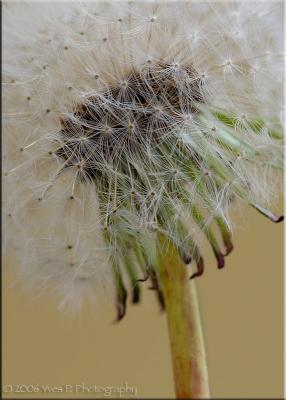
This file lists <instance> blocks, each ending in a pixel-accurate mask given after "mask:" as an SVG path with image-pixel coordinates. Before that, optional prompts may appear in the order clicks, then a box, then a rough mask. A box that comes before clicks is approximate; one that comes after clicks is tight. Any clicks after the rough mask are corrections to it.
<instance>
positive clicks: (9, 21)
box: [3, 1, 283, 305]
mask: <svg viewBox="0 0 286 400" xmlns="http://www.w3.org/2000/svg"><path fill="white" fill-rule="evenodd" d="M3 14H4V17H3V21H4V32H3V44H4V54H3V82H4V89H3V96H4V129H3V134H4V153H3V155H4V173H6V174H5V177H4V192H5V193H4V195H5V211H4V229H5V235H6V239H7V248H8V250H9V249H12V251H14V252H17V254H18V261H17V266H18V267H19V271H20V274H21V276H23V277H24V278H26V280H27V281H28V282H29V283H31V284H33V285H34V286H33V287H34V288H35V289H41V290H42V289H43V288H46V287H50V283H51V284H52V287H53V288H54V289H55V290H56V292H57V293H58V294H59V295H60V296H61V301H62V303H63V304H65V303H72V304H75V305H80V303H81V300H82V299H83V298H84V295H85V294H87V295H89V294H93V293H95V292H97V291H98V288H99V287H102V286H108V284H109V283H110V282H111V281H112V269H111V263H112V260H113V261H114V259H116V257H117V256H116V255H115V254H116V251H118V249H117V250H116V249H115V248H114V247H116V243H118V242H117V241H115V242H112V243H109V244H107V243H106V242H105V241H104V238H103V230H102V227H103V226H105V218H104V217H103V215H102V214H100V213H99V211H98V209H99V199H98V193H97V188H96V185H95V184H94V183H93V182H90V181H88V180H86V181H81V180H79V179H78V174H79V172H78V169H77V168H75V167H69V168H64V166H65V165H64V163H66V161H65V160H63V159H61V158H60V157H57V156H56V155H55V154H54V151H56V149H57V148H58V147H59V141H58V135H59V131H60V130H61V124H60V118H63V117H67V116H70V117H72V116H73V110H74V107H75V106H76V105H77V104H81V103H83V102H84V101H85V100H88V99H89V98H90V96H99V97H100V96H102V93H104V92H106V90H108V88H110V87H113V86H118V85H120V84H122V83H124V82H125V80H126V79H127V78H128V76H129V74H130V71H131V70H132V69H133V70H138V71H141V70H142V69H144V68H146V65H147V66H148V65H155V64H156V63H158V62H164V63H168V64H169V65H171V67H170V68H173V71H175V72H174V73H176V71H177V70H178V71H180V68H181V67H183V66H187V65H191V66H192V67H193V68H194V69H195V71H196V73H197V74H198V76H199V77H200V79H201V81H202V82H203V90H202V93H201V95H202V97H203V101H202V103H201V105H200V108H201V117H200V118H199V119H198V118H194V119H192V118H193V116H192V112H191V110H190V109H186V108H185V109H182V110H181V114H182V115H183V114H184V115H183V116H185V120H184V121H185V122H184V123H185V125H184V126H182V127H181V128H180V129H178V128H177V125H176V127H175V128H174V129H173V128H172V129H173V130H172V132H171V133H170V132H169V131H166V132H165V131H164V140H166V141H168V140H169V138H170V135H171V134H172V135H174V134H176V135H177V137H178V139H180V140H181V141H182V142H183V143H184V144H185V145H186V146H189V148H191V149H195V150H196V152H197V153H198V154H200V156H201V157H202V160H204V162H203V163H202V165H201V171H202V174H201V175H200V176H199V177H197V178H196V179H195V180H194V181H193V182H190V183H189V187H188V188H187V189H188V192H189V194H190V200H191V201H192V202H193V203H194V204H198V205H199V206H200V207H201V208H202V209H204V208H207V211H208V220H207V223H211V221H212V219H213V218H214V217H215V216H220V217H221V218H222V219H223V220H224V221H225V223H226V224H227V225H229V226H230V220H229V216H228V199H229V197H230V196H231V195H233V193H232V191H231V190H230V189H229V185H230V184H231V185H233V186H235V185H237V187H239V188H240V187H244V188H245V187H248V190H247V193H246V194H243V195H240V194H239V192H238V191H236V192H235V191H234V192H235V195H236V196H238V197H242V198H243V199H244V200H246V201H248V202H250V203H256V202H257V200H259V201H260V202H261V203H262V204H263V205H264V206H268V205H269V204H271V203H272V202H273V199H275V193H276V190H277V181H279V178H276V176H277V175H275V174H273V172H272V167H273V165H274V166H275V167H277V166H279V163H280V161H281V159H282V155H281V151H280V150H281V145H280V143H281V142H280V141H278V142H277V141H275V140H273V138H272V137H271V135H270V132H273V131H275V132H279V131H281V125H280V124H281V121H280V120H279V118H281V115H282V106H283V96H282V88H283V85H282V81H283V61H282V51H283V4H282V2H225V3H216V2H210V3H205V2H202V3H201V2H195V1H187V2H169V3H164V2H141V1H140V2H139V1H138V2H89V3H82V2H80V3H77V2H75V3H71V2H66V3H56V2H53V3H52V2H50V3H32V2H31V3H29V2H21V3H20V2H19V3H16V2H15V3H14V2H8V1H6V2H4V4H3ZM177 84H178V87H179V85H180V81H179V80H178V83H177ZM184 90H185V89H184V88H182V93H184V94H186V95H188V96H192V93H190V92H187V91H185V92H186V93H185V92H184ZM122 96H123V98H124V96H125V92H124V89H122ZM153 106H154V107H157V108H158V110H159V111H158V112H159V113H160V112H161V111H160V104H153ZM122 110H123V112H122V121H121V122H122V124H124V123H126V129H128V123H129V122H128V118H129V114H128V110H127V109H124V108H123V109H122ZM215 110H224V112H225V113H227V115H228V116H231V117H232V118H234V119H235V120H236V124H235V126H234V127H232V128H229V130H230V131H231V133H232V136H233V137H234V138H237V139H238V141H243V142H244V143H245V144H246V147H245V148H242V149H240V148H239V149H238V152H239V154H238V155H237V156H236V157H234V158H231V157H230V155H229V153H228V150H227V149H225V148H223V147H220V146H219V145H218V144H217V143H216V141H215V140H216V137H217V136H216V135H217V132H218V131H219V132H222V131H223V129H225V126H224V125H223V124H222V123H221V121H219V120H218V119H217V118H216V117H215V116H214V114H213V111H215ZM161 115H162V114H161ZM182 115H180V117H182ZM162 118H164V115H163V117H162ZM166 118H169V115H166ZM258 119H259V121H260V122H261V126H262V127H263V128H262V129H261V132H260V134H259V135H258V134H257V133H254V132H253V127H252V126H251V122H252V121H253V120H258ZM167 121H169V122H168V123H170V124H171V122H172V121H171V122H170V120H169V119H167ZM152 123H153V124H155V120H154V121H153V122H152V118H151V119H150V130H151V129H152ZM175 123H177V122H176V116H174V124H175ZM136 129H137V128H136ZM138 129H139V128H138ZM190 129H191V132H192V134H190ZM174 132H175V133H174ZM205 132H207V133H208V135H209V138H208V140H206V139H204V137H205ZM139 134H140V132H139ZM77 140H80V139H77ZM81 145H82V146H84V145H89V144H88V143H87V144H81ZM231 146H234V144H233V143H232V144H231ZM247 149H251V151H248V150H247ZM240 150H241V151H240ZM256 150H259V152H260V154H259V156H257V157H256V156H254V153H255V151H256ZM145 151H146V160H148V157H149V159H152V157H154V163H157V164H158V166H159V167H158V171H159V170H160V174H161V175H160V174H159V173H158V171H154V173H155V174H156V179H157V180H156V182H157V183H156V186H155V187H153V188H151V187H150V191H149V192H148V193H147V192H146V187H144V188H142V187H140V184H139V183H138V182H136V181H134V182H133V185H134V190H135V191H136V193H137V195H138V196H139V197H140V204H141V210H140V216H136V217H134V215H133V214H132V213H131V214H129V213H128V210H126V209H122V210H120V213H121V214H119V220H118V222H117V224H116V225H114V226H112V227H111V228H110V229H112V235H113V236H114V237H116V238H120V237H121V236H120V235H123V236H124V234H125V235H126V232H127V233H128V234H131V236H132V237H134V238H135V239H136V241H137V243H139V245H140V247H142V249H144V252H145V254H147V257H148V258H149V262H153V261H154V259H155V258H156V250H154V247H153V245H152V234H151V239H150V234H149V233H148V232H149V230H148V229H149V228H150V224H152V221H153V220H154V215H155V214H156V212H157V211H156V210H157V209H158V207H160V206H162V204H163V206H166V207H168V204H167V203H168V202H169V201H170V203H171V204H172V207H173V209H174V210H175V215H174V216H173V217H172V218H171V217H170V216H168V215H167V216H166V221H165V225H164V230H165V233H166V232H167V234H168V235H169V236H170V237H171V238H172V239H173V240H174V242H175V243H177V244H179V245H181V244H182V241H183V239H182V238H181V237H179V236H178V233H177V232H176V231H175V230H174V224H176V221H177V220H178V218H181V216H182V215H185V218H186V219H190V217H189V216H188V213H186V210H183V209H181V208H180V205H179V204H177V203H176V201H175V199H174V198H173V197H171V196H170V198H168V197H167V198H166V197H164V196H165V195H164V193H165V192H164V190H165V189H164V188H165V186H164V185H165V184H166V182H167V180H168V179H169V180H170V181H172V179H173V178H170V171H171V172H172V171H173V170H176V166H175V165H171V163H172V159H171V158H170V159H169V158H166V159H165V160H161V159H158V160H157V159H156V157H157V156H156V155H154V154H153V152H152V151H153V149H152V144H150V146H149V147H148V146H147V145H146V147H145ZM49 152H53V154H49ZM212 157H215V160H216V162H219V163H221V165H222V168H223V170H224V171H227V172H228V176H229V180H230V181H231V182H230V183H226V184H224V185H222V186H221V187H220V188H218V187H217V186H216V185H214V183H213V181H212V180H211V179H210V180H209V181H207V179H209V178H206V176H209V175H210V177H211V175H212V172H211V171H210V160H211V159H212ZM249 160H250V161H249ZM252 161H253V162H252ZM79 162H80V160H79ZM132 162H133V163H138V165H139V164H140V165H139V167H138V168H140V171H141V172H140V174H141V175H142V176H143V177H144V176H145V175H144V174H146V179H147V180H148V179H149V178H148V173H150V172H151V171H148V168H149V167H148V162H147V161H146V166H145V167H144V163H142V162H141V161H140V162H139V161H138V162H137V160H136V159H134V160H132ZM157 164H156V165H157ZM102 168H106V169H107V168H109V166H108V165H106V164H105V163H104V160H103V162H102ZM110 168H111V169H112V168H113V167H110ZM146 171H147V172H146ZM175 172H177V171H175ZM112 173H114V170H113V169H112V171H111V172H110V174H112ZM159 175H160V176H159ZM183 175H184V174H183V173H182V176H183ZM177 176H178V175H177ZM183 178H184V176H183ZM176 179H179V178H176ZM201 182H203V184H204V185H206V187H207V193H208V195H207V198H206V199H205V200H206V201H205V203H204V202H203V200H202V199H199V197H200V196H199V195H198V187H199V185H200V183H201ZM119 185H120V184H119ZM152 191H154V194H153V195H152V193H151V192H152ZM110 193H112V190H111V192H110ZM110 193H109V194H106V211H105V212H106V216H109V214H110V212H112V207H113V201H111V200H110V196H109V195H110ZM150 193H151V198H152V196H154V200H152V202H151V203H150ZM116 194H117V195H118V196H119V198H118V199H117V204H116V207H118V204H121V203H122V204H123V203H124V201H125V199H126V197H128V196H129V193H127V189H126V187H125V186H124V185H123V186H122V187H119V188H117V189H116ZM71 197H72V198H71ZM39 199H40V200H39ZM166 199H167V200H168V202H166ZM150 204H151V205H150ZM120 216H121V217H120ZM193 226H194V225H192V224H190V225H189V234H192V235H193V237H194V228H193ZM196 232H197V231H196ZM199 235H200V234H199V232H197V233H196V234H195V237H194V241H195V242H196V243H198V242H199ZM116 240H117V239H116ZM150 243H151V244H150ZM118 246H119V251H122V252H123V250H122V249H121V248H120V245H118ZM146 249H147V250H146ZM10 251H11V250H10ZM152 252H155V253H154V255H152V254H153V253H152ZM136 273H138V275H139V272H138V271H137V272H136ZM138 277H140V276H138Z"/></svg>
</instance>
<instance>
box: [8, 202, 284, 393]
mask: <svg viewBox="0 0 286 400" xmlns="http://www.w3.org/2000/svg"><path fill="white" fill-rule="evenodd" d="M243 215H244V218H243V222H242V221H241V219H239V220H238V219H237V222H238V227H237V228H236V230H235V234H234V242H235V251H234V252H233V254H231V255H230V256H229V257H228V259H227V265H226V267H225V269H224V270H221V271H218V270H217V269H216V266H215V260H214V259H213V256H212V254H211V252H208V251H207V255H206V264H207V268H206V272H205V275H204V276H203V277H202V278H200V279H199V280H197V287H198V292H199V301H200V305H201V311H202V319H203V327H204V332H205V340H206V349H207V355H208V364H209V375H210V386H211V394H212V397H215V398H229V397H237V398H251V397H252V398H253V397H256V398H259V399H263V398H279V397H280V398H282V397H283V247H282V246H283V224H279V225H275V224H272V223H271V222H270V221H268V220H266V219H265V218H264V217H262V216H261V215H260V214H258V213H257V212H256V211H255V210H251V209H247V210H244V209H243ZM13 279H14V276H13V275H12V274H8V275H7V276H5V279H4V292H3V296H4V302H3V306H4V314H3V317H4V330H3V341H4V356H3V365H4V374H3V383H4V384H11V385H17V384H18V385H19V384H24V385H36V384H40V385H51V386H52V385H54V386H60V385H66V384H73V385H75V384H80V383H81V382H84V383H85V384H86V385H97V386H121V385H124V382H128V384H129V386H134V387H137V390H138V397H141V398H142V397H145V398H146V397H147V398H148V397H149V398H152V397H153V398H159V397H161V398H165V397H169V398H170V397H173V396H174V392H173V382H172V370H171V364H170V354H169V346H168V336H167V331H166V328H167V326H166V321H165V316H164V315H161V314H160V312H159V309H158V305H157V302H156V301H155V296H154V293H153V292H151V291H148V290H146V291H145V293H144V296H143V302H142V303H141V305H139V306H129V309H128V313H127V316H126V318H125V319H124V320H123V321H122V322H121V323H120V324H118V325H112V323H111V321H112V319H113V317H114V310H112V309H110V308H107V307H103V306H102V307H101V312H98V310H97V311H96V310H94V309H92V308H90V307H85V308H84V309H83V310H82V313H81V314H80V315H79V316H78V317H72V316H69V315H63V314H60V313H59V312H58V311H57V310H56V309H55V307H54V305H52V304H51V302H50V301H49V299H47V298H43V299H38V300H36V301H35V300H34V301H31V300H30V298H31V295H30V294H29V293H25V291H23V290H20V289H19V288H13V287H11V282H13ZM5 396H6V397H7V398H9V397H10V398H11V397H12V398H17V397H18V398H25V397H26V398H33V396H34V397H35V398H45V397H49V398H52V397H54V398H64V397H68V398H72V397H75V398H95V395H94V393H93V394H91V395H88V394H86V393H82V392H81V393H73V394H71V393H67V394H61V393H58V394H54V395H53V396H52V395H44V394H42V393H40V394H39V393H35V395H33V394H28V395H24V394H17V393H12V394H6V395H5ZM98 397H103V396H102V395H98Z"/></svg>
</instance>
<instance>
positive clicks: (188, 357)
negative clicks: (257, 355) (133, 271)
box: [158, 242, 209, 399]
mask: <svg viewBox="0 0 286 400" xmlns="http://www.w3.org/2000/svg"><path fill="white" fill-rule="evenodd" d="M163 247H164V251H163V252H162V253H161V254H160V256H159V257H160V262H159V265H158V273H159V276H160V284H161V286H162V291H163V294H164V300H165V309H166V313H167V319H168V327H169V337H170V345H171V354H172V362H173V373H174V380H175V389H176V397H177V399H205V398H209V386H208V373H207V364H206V356H205V349H204V343H203V334H202V328H201V322H200V315H199V307H198V302H197V297H196V288H195V284H194V282H193V281H190V280H189V279H188V274H187V268H186V266H185V265H184V264H183V262H182V261H181V259H180V257H179V255H178V252H177V250H176V249H175V247H174V246H173V245H172V244H171V243H170V242H168V248H167V249H166V245H165V246H163Z"/></svg>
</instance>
